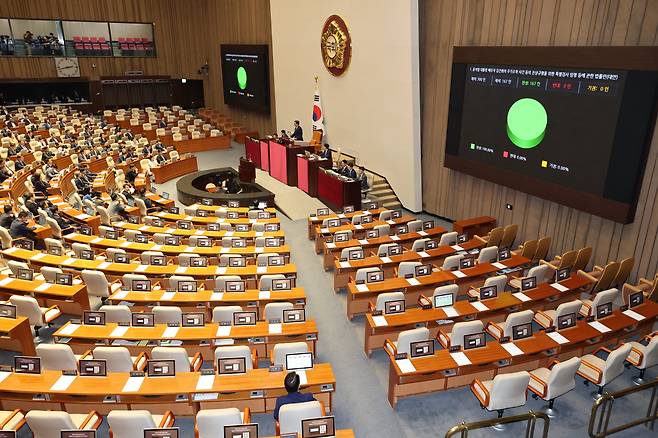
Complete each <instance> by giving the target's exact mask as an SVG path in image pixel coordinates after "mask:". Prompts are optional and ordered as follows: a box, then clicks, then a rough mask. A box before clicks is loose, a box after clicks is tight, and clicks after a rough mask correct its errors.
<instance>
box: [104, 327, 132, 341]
mask: <svg viewBox="0 0 658 438" xmlns="http://www.w3.org/2000/svg"><path fill="white" fill-rule="evenodd" d="M129 328H130V327H126V326H117V327H116V328H115V329H114V330H112V333H110V336H109V337H110V338H118V337H121V336H123V335H125V334H126V332H127V331H128V329H129Z"/></svg>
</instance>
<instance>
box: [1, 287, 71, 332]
mask: <svg viewBox="0 0 658 438" xmlns="http://www.w3.org/2000/svg"><path fill="white" fill-rule="evenodd" d="M9 302H10V303H11V304H13V305H14V306H16V314H17V315H20V316H25V317H26V318H27V319H28V320H29V321H30V325H31V326H34V333H35V334H36V335H37V336H39V329H40V328H41V327H43V326H50V325H51V324H52V322H53V321H54V320H55V319H57V318H58V317H59V316H60V315H61V314H62V312H61V311H60V310H59V307H57V306H56V305H54V306H50V307H40V306H39V303H38V302H37V300H36V299H34V298H33V297H28V296H19V295H12V296H11V297H9Z"/></svg>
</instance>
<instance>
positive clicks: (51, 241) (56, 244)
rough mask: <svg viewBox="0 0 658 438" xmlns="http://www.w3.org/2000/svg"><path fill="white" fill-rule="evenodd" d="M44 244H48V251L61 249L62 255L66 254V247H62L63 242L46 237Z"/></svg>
mask: <svg viewBox="0 0 658 438" xmlns="http://www.w3.org/2000/svg"><path fill="white" fill-rule="evenodd" d="M43 241H44V243H45V244H46V249H48V250H50V248H52V247H57V248H59V253H60V254H62V255H65V254H66V250H65V249H64V245H62V241H61V240H57V239H53V238H52V237H46V238H45V239H43Z"/></svg>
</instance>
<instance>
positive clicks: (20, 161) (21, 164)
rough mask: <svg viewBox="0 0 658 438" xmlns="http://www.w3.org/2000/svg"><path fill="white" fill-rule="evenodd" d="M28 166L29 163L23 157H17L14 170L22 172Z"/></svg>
mask: <svg viewBox="0 0 658 438" xmlns="http://www.w3.org/2000/svg"><path fill="white" fill-rule="evenodd" d="M26 165H27V163H26V162H25V160H24V159H23V156H22V155H19V156H18V157H16V160H14V169H16V170H21V169H22V168H24V167H25V166H26Z"/></svg>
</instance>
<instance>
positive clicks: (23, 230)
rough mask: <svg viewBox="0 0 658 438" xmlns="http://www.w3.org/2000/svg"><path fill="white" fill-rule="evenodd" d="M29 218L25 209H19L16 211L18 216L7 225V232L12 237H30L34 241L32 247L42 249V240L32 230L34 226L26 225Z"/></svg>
mask: <svg viewBox="0 0 658 438" xmlns="http://www.w3.org/2000/svg"><path fill="white" fill-rule="evenodd" d="M29 221H30V218H29V215H28V213H27V212H26V211H21V212H19V213H18V217H17V218H16V219H14V221H13V222H12V223H11V226H10V227H9V234H10V235H11V237H12V238H14V239H20V238H25V239H30V240H31V241H33V242H34V247H35V248H37V249H44V247H45V246H44V245H43V242H42V241H41V240H40V239H39V238H38V237H37V234H36V233H35V232H34V230H35V229H36V227H28V226H27V224H28V223H29Z"/></svg>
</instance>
